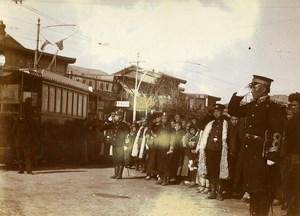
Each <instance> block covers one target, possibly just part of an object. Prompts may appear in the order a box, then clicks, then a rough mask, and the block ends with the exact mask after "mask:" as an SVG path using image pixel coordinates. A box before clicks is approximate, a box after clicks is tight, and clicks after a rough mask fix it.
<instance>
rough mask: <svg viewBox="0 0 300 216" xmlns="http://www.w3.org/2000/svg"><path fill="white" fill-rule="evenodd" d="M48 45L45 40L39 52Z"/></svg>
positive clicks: (48, 42)
mask: <svg viewBox="0 0 300 216" xmlns="http://www.w3.org/2000/svg"><path fill="white" fill-rule="evenodd" d="M49 44H51V42H50V41H48V40H46V41H45V42H44V43H43V44H42V46H41V50H42V51H44V49H45V47H46V46H47V45H49Z"/></svg>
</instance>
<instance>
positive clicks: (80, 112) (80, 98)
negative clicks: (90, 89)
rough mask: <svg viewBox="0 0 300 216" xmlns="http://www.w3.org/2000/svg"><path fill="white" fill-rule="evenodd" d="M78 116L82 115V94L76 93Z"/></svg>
mask: <svg viewBox="0 0 300 216" xmlns="http://www.w3.org/2000/svg"><path fill="white" fill-rule="evenodd" d="M78 116H82V94H79V95H78Z"/></svg>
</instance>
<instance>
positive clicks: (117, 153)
mask: <svg viewBox="0 0 300 216" xmlns="http://www.w3.org/2000/svg"><path fill="white" fill-rule="evenodd" d="M110 129H111V138H110V144H111V145H112V146H113V159H114V162H115V163H116V164H119V163H120V164H123V163H124V159H125V153H124V146H125V145H126V143H125V141H126V138H127V135H128V134H129V132H130V127H129V125H128V124H126V123H125V122H122V121H119V122H115V123H113V124H112V125H111V126H110Z"/></svg>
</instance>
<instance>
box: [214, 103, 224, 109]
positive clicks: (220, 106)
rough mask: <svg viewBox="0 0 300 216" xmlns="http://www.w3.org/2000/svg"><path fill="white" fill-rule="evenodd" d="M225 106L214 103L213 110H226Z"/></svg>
mask: <svg viewBox="0 0 300 216" xmlns="http://www.w3.org/2000/svg"><path fill="white" fill-rule="evenodd" d="M224 109H225V106H224V105H223V104H219V103H216V104H215V105H213V107H212V110H224Z"/></svg>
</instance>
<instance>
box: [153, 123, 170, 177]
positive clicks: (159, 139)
mask: <svg viewBox="0 0 300 216" xmlns="http://www.w3.org/2000/svg"><path fill="white" fill-rule="evenodd" d="M170 141H171V128H170V126H169V125H166V126H164V125H158V126H157V127H156V138H155V146H156V154H155V166H154V167H155V170H157V171H159V172H161V173H166V172H167V171H168V165H169V160H170V155H167V152H168V150H169V149H170Z"/></svg>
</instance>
